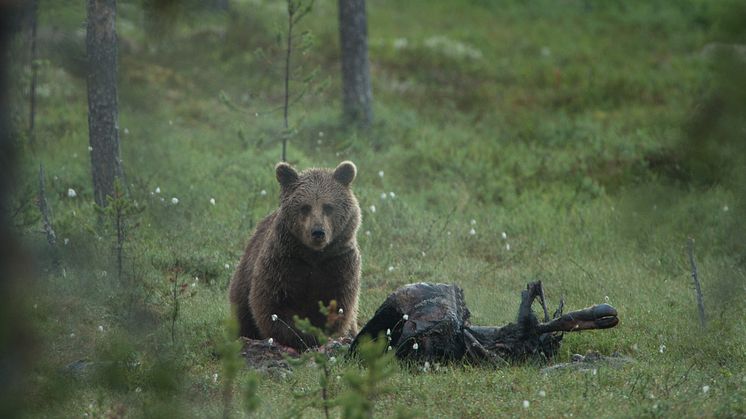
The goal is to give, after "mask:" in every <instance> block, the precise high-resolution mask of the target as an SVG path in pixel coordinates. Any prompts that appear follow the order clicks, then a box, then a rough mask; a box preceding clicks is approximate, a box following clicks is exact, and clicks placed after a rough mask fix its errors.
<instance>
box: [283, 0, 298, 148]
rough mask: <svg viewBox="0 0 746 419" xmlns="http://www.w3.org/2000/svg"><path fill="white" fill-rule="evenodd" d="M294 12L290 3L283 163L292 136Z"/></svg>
mask: <svg viewBox="0 0 746 419" xmlns="http://www.w3.org/2000/svg"><path fill="white" fill-rule="evenodd" d="M293 10H294V9H293V8H292V6H291V4H290V3H288V40H287V49H286V50H285V103H284V107H283V109H284V113H283V128H285V130H284V131H283V133H282V161H287V147H288V137H289V136H290V125H289V123H288V108H289V106H290V103H289V100H290V55H291V54H292V52H293V17H294V15H295V12H294V11H293Z"/></svg>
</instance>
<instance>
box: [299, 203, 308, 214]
mask: <svg viewBox="0 0 746 419" xmlns="http://www.w3.org/2000/svg"><path fill="white" fill-rule="evenodd" d="M300 213H301V214H303V215H308V214H310V213H311V206H310V205H303V206H302V207H300Z"/></svg>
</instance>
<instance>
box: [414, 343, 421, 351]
mask: <svg viewBox="0 0 746 419" xmlns="http://www.w3.org/2000/svg"><path fill="white" fill-rule="evenodd" d="M412 349H414V350H415V351H416V350H418V349H420V345H418V344H417V342H415V343H414V344H413V345H412Z"/></svg>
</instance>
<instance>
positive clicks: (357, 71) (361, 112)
mask: <svg viewBox="0 0 746 419" xmlns="http://www.w3.org/2000/svg"><path fill="white" fill-rule="evenodd" d="M339 40H340V46H341V48H342V92H343V119H344V122H345V123H348V124H349V123H354V124H357V125H360V126H368V125H370V124H371V123H372V122H373V111H372V109H371V106H372V102H373V94H372V93H371V89H370V63H369V60H368V24H367V19H366V16H365V0H339Z"/></svg>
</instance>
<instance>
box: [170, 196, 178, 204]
mask: <svg viewBox="0 0 746 419" xmlns="http://www.w3.org/2000/svg"><path fill="white" fill-rule="evenodd" d="M171 203H172V204H174V205H176V204H178V203H179V198H177V197H173V198H171Z"/></svg>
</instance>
